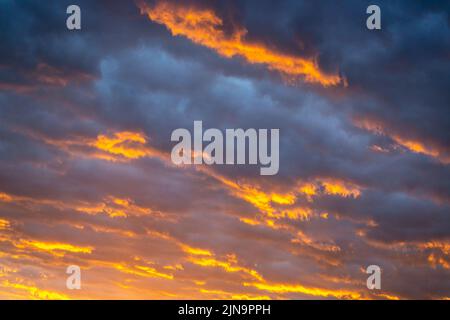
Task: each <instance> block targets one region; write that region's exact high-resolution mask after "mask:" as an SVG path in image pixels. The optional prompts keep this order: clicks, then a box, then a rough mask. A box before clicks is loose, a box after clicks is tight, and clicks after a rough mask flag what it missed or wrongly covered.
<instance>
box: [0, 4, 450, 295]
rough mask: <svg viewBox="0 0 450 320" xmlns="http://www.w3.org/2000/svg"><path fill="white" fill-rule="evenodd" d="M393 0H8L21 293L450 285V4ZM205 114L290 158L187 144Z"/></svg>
mask: <svg viewBox="0 0 450 320" xmlns="http://www.w3.org/2000/svg"><path fill="white" fill-rule="evenodd" d="M75 2H76V3H75ZM372 2H373V1H370V2H369V1H365V0H362V1H349V0H346V1H331V0H323V1H305V0H286V1H282V2H280V1H275V0H267V1H260V0H258V1H256V0H242V1H225V0H223V1H219V0H217V1H214V0H201V1H194V0H187V1H172V0H155V1H150V0H143V1H140V0H139V1H106V0H105V1H102V0H98V1H83V0H77V1H66V0H60V1H55V0H51V1H31V0H22V1H13V0H3V1H1V3H0V7H1V10H0V44H1V45H0V298H1V299H449V298H450V167H449V163H450V130H449V128H450V116H449V113H450V90H449V87H450V77H449V75H450V18H449V12H450V6H449V4H448V3H446V2H445V1H398V0H392V1H376V3H375V2H374V3H372ZM70 4H77V5H79V7H80V8H81V26H82V27H81V30H68V29H67V28H66V19H67V17H68V14H67V13H66V8H67V6H68V5H70ZM370 4H377V5H378V6H379V7H380V9H381V26H382V27H381V30H368V29H367V27H366V19H367V17H368V14H366V8H367V7H368V6H369V5H370ZM195 120H201V121H203V126H204V127H205V128H218V129H220V130H225V129H227V128H243V129H248V128H256V129H263V128H266V129H271V128H278V129H279V130H280V149H279V153H280V167H279V172H278V174H276V175H272V176H261V175H260V174H259V166H254V165H234V166H231V165H211V166H209V165H175V164H173V163H172V161H171V158H170V153H171V150H172V148H173V146H174V143H173V142H172V141H171V140H170V137H171V133H172V132H173V131H174V130H175V129H177V128H187V129H189V130H192V127H193V123H194V121H195ZM70 265H77V266H79V267H80V268H81V289H79V290H70V289H68V288H67V287H66V279H67V277H68V274H66V269H67V267H68V266H70ZM369 265H377V266H379V267H380V268H381V271H382V272H381V289H380V290H369V289H368V288H367V286H366V280H367V277H368V274H367V273H366V268H367V267H368V266H369Z"/></svg>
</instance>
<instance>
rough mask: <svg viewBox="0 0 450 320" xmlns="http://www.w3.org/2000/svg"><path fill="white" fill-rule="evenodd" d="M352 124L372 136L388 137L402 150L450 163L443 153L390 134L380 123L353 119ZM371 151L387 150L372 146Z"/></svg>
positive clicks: (419, 142)
mask: <svg viewBox="0 0 450 320" xmlns="http://www.w3.org/2000/svg"><path fill="white" fill-rule="evenodd" d="M353 122H354V124H355V125H356V126H357V127H358V128H361V129H364V130H367V131H369V132H372V133H374V134H378V135H384V136H388V137H390V138H391V139H392V140H393V141H394V142H395V143H397V144H398V145H399V146H402V147H403V148H405V149H407V150H409V151H411V152H414V153H420V154H424V155H427V156H429V157H432V158H435V159H437V160H439V161H440V162H442V163H444V164H448V163H450V157H449V156H448V155H446V154H445V153H444V152H443V151H441V150H439V149H438V148H436V147H434V146H430V145H429V144H427V143H426V142H423V141H419V140H417V139H410V138H406V137H404V136H401V135H399V134H395V133H391V132H389V130H388V129H386V128H385V126H384V125H383V124H382V123H381V122H380V121H375V120H372V119H367V118H366V119H353ZM371 149H372V150H374V151H376V152H387V151H388V150H385V149H383V148H382V147H380V146H376V145H374V146H372V147H371Z"/></svg>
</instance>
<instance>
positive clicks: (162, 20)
mask: <svg viewBox="0 0 450 320" xmlns="http://www.w3.org/2000/svg"><path fill="white" fill-rule="evenodd" d="M139 7H140V9H141V13H142V14H147V16H148V17H149V19H150V20H152V21H154V22H156V23H159V24H163V25H165V26H166V27H167V29H169V31H170V32H171V33H172V35H173V36H178V35H181V36H184V37H186V38H188V39H189V40H191V41H192V42H194V43H196V44H199V45H202V46H205V47H207V48H210V49H212V50H214V51H216V52H217V53H218V54H219V55H221V56H224V57H227V58H232V57H235V56H239V57H242V58H244V59H245V60H246V61H247V62H248V63H251V64H262V65H265V66H266V67H267V68H268V69H269V70H274V71H278V72H280V73H281V74H282V75H284V76H285V77H286V78H287V80H289V81H295V80H297V79H298V78H303V79H304V80H305V81H306V82H311V83H320V84H321V85H323V86H325V87H326V86H333V85H337V84H339V83H341V81H342V79H341V78H340V77H339V76H338V75H331V74H326V73H324V72H322V71H321V70H320V69H319V67H318V65H317V62H316V61H315V60H313V59H306V58H301V57H295V56H291V55H288V54H284V53H281V52H278V51H276V50H274V49H272V48H269V47H267V46H265V45H264V44H262V43H253V42H250V41H248V40H247V39H246V37H245V36H246V34H247V30H246V29H245V28H238V29H235V30H234V31H233V32H232V33H231V34H230V35H228V34H226V33H225V31H224V30H223V25H224V23H223V20H222V19H221V18H220V17H218V16H217V15H216V14H215V12H214V11H213V10H210V9H200V8H197V7H193V6H186V5H183V4H173V3H169V2H165V1H160V2H158V3H157V4H156V5H154V6H148V5H147V4H146V3H145V2H140V3H139Z"/></svg>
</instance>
